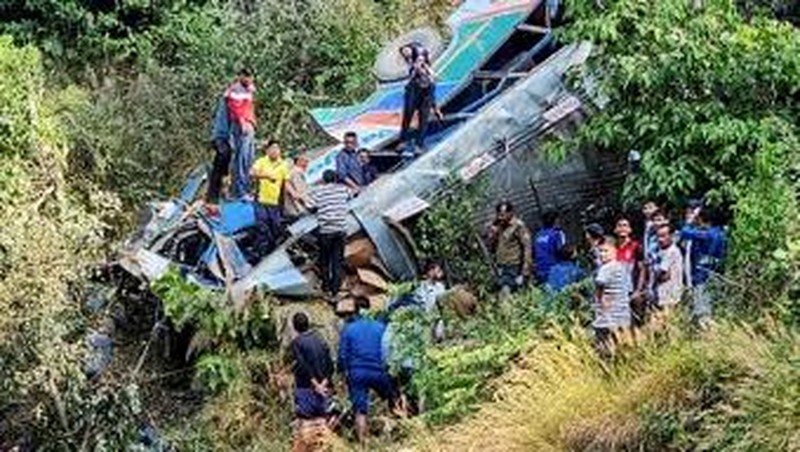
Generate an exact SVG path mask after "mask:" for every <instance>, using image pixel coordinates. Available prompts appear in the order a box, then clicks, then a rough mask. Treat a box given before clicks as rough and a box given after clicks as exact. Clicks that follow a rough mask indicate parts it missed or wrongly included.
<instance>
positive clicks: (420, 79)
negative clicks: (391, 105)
mask: <svg viewBox="0 0 800 452" xmlns="http://www.w3.org/2000/svg"><path fill="white" fill-rule="evenodd" d="M400 54H401V55H402V56H403V59H404V60H405V61H406V64H408V83H407V84H406V88H405V92H404V94H403V120H402V123H401V127H400V141H401V145H402V146H403V148H401V150H402V151H403V152H404V154H411V153H412V149H413V150H414V152H413V153H415V154H416V153H421V152H423V151H424V148H425V135H426V134H427V132H428V121H429V119H430V114H431V112H433V113H434V114H435V115H436V117H437V118H438V119H439V120H441V119H442V113H441V111H439V109H438V108H436V98H435V91H436V85H435V80H434V79H435V74H434V72H433V67H432V65H431V60H430V53H429V52H428V49H426V48H425V47H424V46H422V45H421V44H419V43H411V44H408V45H405V46H403V47H401V48H400ZM415 113H416V114H417V133H416V135H415V137H414V140H413V148H412V147H411V146H412V143H411V142H410V141H411V140H410V131H409V129H410V127H411V119H412V118H413V117H414V114H415Z"/></svg>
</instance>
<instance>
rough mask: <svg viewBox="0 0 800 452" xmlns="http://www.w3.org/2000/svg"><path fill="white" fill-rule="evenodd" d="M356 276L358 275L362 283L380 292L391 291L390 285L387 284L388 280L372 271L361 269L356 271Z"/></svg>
mask: <svg viewBox="0 0 800 452" xmlns="http://www.w3.org/2000/svg"><path fill="white" fill-rule="evenodd" d="M356 274H358V279H359V280H360V281H361V282H362V283H364V284H366V285H368V286H370V287H372V288H375V289H377V290H378V291H380V292H386V291H387V290H389V283H387V282H386V280H385V279H383V277H382V276H381V275H379V274H378V273H376V272H374V271H372V270H368V269H366V268H359V269H357V270H356Z"/></svg>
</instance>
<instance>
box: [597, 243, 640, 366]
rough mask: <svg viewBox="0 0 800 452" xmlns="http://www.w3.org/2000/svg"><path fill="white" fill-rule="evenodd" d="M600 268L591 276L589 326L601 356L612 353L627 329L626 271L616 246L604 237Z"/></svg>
mask: <svg viewBox="0 0 800 452" xmlns="http://www.w3.org/2000/svg"><path fill="white" fill-rule="evenodd" d="M599 251H600V260H601V262H602V265H600V268H599V269H598V270H597V276H595V285H596V287H597V288H596V292H595V303H594V314H595V315H594V321H593V322H592V327H593V328H594V331H595V339H596V341H597V344H598V348H599V350H600V352H601V353H602V354H613V353H614V348H615V346H616V343H617V342H618V340H619V338H620V335H621V334H626V331H627V329H628V328H629V327H630V326H631V305H630V301H631V300H630V273H629V268H628V267H627V266H626V265H625V264H623V263H622V262H619V261H618V260H617V258H616V255H617V247H616V244H615V242H614V239H613V238H610V237H607V238H606V239H605V240H604V241H603V243H602V244H601V245H600V246H599Z"/></svg>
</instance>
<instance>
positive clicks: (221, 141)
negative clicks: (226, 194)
mask: <svg viewBox="0 0 800 452" xmlns="http://www.w3.org/2000/svg"><path fill="white" fill-rule="evenodd" d="M230 138H231V131H230V123H229V122H228V107H227V105H225V98H220V100H219V101H218V102H217V108H216V111H215V112H214V122H213V123H212V125H211V145H212V146H213V147H214V151H215V153H214V164H213V166H212V168H211V174H209V176H208V192H207V194H206V201H208V202H210V203H217V202H219V196H220V192H221V189H222V178H223V177H225V175H226V174H228V166H230V164H231V144H230Z"/></svg>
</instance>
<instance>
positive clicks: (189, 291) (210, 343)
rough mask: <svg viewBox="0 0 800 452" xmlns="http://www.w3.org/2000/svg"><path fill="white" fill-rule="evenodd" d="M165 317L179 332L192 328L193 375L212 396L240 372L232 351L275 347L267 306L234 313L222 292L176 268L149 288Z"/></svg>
mask: <svg viewBox="0 0 800 452" xmlns="http://www.w3.org/2000/svg"><path fill="white" fill-rule="evenodd" d="M152 290H153V293H154V294H155V295H156V296H158V298H159V299H160V300H161V303H162V305H163V307H164V314H165V315H166V317H167V318H168V319H169V320H170V321H171V323H172V325H173V326H174V327H175V328H176V329H177V330H179V331H180V330H183V329H185V328H190V329H191V331H193V332H194V337H193V339H192V343H191V345H190V347H192V349H191V350H190V352H191V353H194V354H201V356H200V358H199V359H198V361H197V363H196V364H195V370H196V376H197V378H198V380H199V381H201V382H202V383H204V386H205V387H206V388H207V389H209V390H210V391H211V392H212V393H216V392H219V391H220V390H222V389H227V388H228V387H229V386H230V385H231V384H232V383H233V382H234V381H235V379H236V376H237V375H239V374H240V373H241V369H240V368H239V367H238V366H236V365H235V363H234V362H233V361H232V360H231V359H230V354H231V353H233V352H234V351H237V350H240V351H247V350H251V349H255V348H260V347H265V346H275V344H276V333H275V327H274V325H273V322H271V318H270V316H271V312H270V310H269V308H268V304H267V302H266V301H265V302H263V303H253V304H252V305H251V306H250V307H249V308H248V309H246V310H245V311H244V312H237V311H236V310H235V309H234V308H233V306H232V305H231V303H230V302H229V301H228V299H227V298H226V296H225V293H224V292H221V291H214V290H209V289H205V288H203V287H200V286H199V285H197V284H194V283H192V282H190V281H187V280H186V278H184V276H183V275H182V274H181V273H180V271H178V270H177V269H175V268H172V269H170V271H168V272H167V273H166V274H165V275H164V276H162V277H161V278H160V279H159V280H157V281H155V282H154V283H153V284H152Z"/></svg>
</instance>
